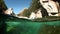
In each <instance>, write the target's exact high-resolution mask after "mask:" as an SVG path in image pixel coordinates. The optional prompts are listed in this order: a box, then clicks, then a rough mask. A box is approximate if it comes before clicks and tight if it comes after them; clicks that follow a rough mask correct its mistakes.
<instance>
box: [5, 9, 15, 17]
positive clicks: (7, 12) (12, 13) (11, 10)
mask: <svg viewBox="0 0 60 34" xmlns="http://www.w3.org/2000/svg"><path fill="white" fill-rule="evenodd" d="M4 14H8V15H13V16H14V15H15V13H14V12H13V8H9V9H7V10H6V11H4Z"/></svg>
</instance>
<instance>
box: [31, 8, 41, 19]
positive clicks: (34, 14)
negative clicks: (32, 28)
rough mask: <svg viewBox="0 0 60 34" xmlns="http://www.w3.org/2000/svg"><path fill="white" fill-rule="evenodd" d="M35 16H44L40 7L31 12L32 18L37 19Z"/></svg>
mask: <svg viewBox="0 0 60 34" xmlns="http://www.w3.org/2000/svg"><path fill="white" fill-rule="evenodd" d="M35 18H42V13H41V10H39V9H38V10H37V11H36V12H32V13H31V15H30V19H35Z"/></svg>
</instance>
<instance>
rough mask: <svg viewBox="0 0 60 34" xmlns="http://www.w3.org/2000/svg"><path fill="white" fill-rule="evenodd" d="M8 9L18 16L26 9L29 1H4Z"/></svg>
mask: <svg viewBox="0 0 60 34" xmlns="http://www.w3.org/2000/svg"><path fill="white" fill-rule="evenodd" d="M4 1H5V4H6V5H7V7H8V8H13V10H14V13H15V14H18V13H19V12H20V11H22V10H23V9H24V8H28V7H29V6H30V4H31V0H4Z"/></svg>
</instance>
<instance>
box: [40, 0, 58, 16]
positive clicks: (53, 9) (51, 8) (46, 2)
mask: <svg viewBox="0 0 60 34" xmlns="http://www.w3.org/2000/svg"><path fill="white" fill-rule="evenodd" d="M40 3H41V5H42V6H43V7H44V8H45V9H46V10H47V12H48V15H49V16H58V7H57V6H58V4H57V3H56V2H54V1H52V0H40ZM51 13H53V14H51Z"/></svg>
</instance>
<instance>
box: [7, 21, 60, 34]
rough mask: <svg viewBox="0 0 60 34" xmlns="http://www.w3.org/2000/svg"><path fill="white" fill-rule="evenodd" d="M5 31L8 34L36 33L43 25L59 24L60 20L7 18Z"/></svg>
mask: <svg viewBox="0 0 60 34" xmlns="http://www.w3.org/2000/svg"><path fill="white" fill-rule="evenodd" d="M6 23H7V24H8V28H7V31H8V32H9V31H11V30H12V31H11V32H12V33H11V32H10V34H37V33H38V31H39V30H40V29H41V28H42V27H43V26H44V25H50V26H60V21H51V22H33V21H29V20H9V21H6Z"/></svg>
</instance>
